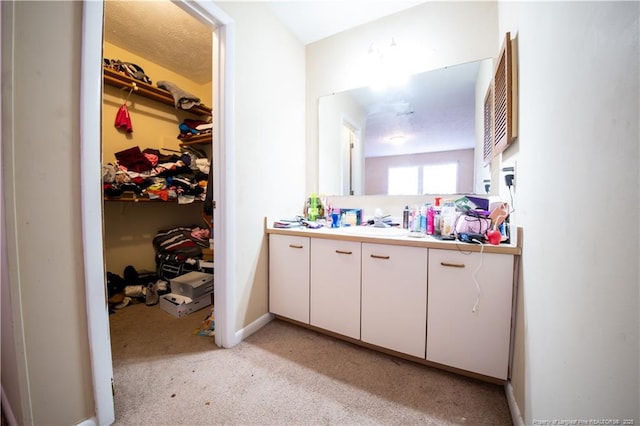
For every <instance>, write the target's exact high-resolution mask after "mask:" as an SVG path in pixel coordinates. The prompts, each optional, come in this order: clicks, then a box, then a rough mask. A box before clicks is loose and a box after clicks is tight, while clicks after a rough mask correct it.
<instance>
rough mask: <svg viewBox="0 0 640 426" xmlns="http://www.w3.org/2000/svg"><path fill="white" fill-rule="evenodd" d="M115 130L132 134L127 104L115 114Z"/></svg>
mask: <svg viewBox="0 0 640 426" xmlns="http://www.w3.org/2000/svg"><path fill="white" fill-rule="evenodd" d="M114 125H115V126H116V128H117V129H124V130H126V131H127V133H131V132H133V126H131V117H130V116H129V110H128V109H127V104H122V106H120V108H118V112H117V113H116V121H115V123H114Z"/></svg>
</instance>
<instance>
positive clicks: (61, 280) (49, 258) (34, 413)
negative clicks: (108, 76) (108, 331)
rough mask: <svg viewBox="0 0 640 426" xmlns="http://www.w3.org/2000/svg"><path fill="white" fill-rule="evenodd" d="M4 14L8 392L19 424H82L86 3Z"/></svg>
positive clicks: (26, 6) (28, 5) (85, 401)
mask: <svg viewBox="0 0 640 426" xmlns="http://www.w3.org/2000/svg"><path fill="white" fill-rule="evenodd" d="M2 15H3V16H2V18H3V24H5V25H3V26H2V31H3V33H2V54H3V76H2V78H3V99H2V101H3V117H2V121H3V124H2V130H3V133H2V150H3V156H2V172H3V182H4V185H3V189H4V191H5V192H4V194H3V195H4V200H3V201H4V208H5V209H6V210H5V214H6V231H7V234H6V238H7V242H8V244H7V248H8V253H7V258H8V265H3V271H2V274H3V277H2V279H3V281H4V280H7V281H8V287H9V292H10V298H11V301H10V302H11V313H12V318H11V321H10V322H9V323H6V322H5V321H4V316H3V322H2V326H3V335H2V340H3V342H2V343H3V344H2V346H3V347H2V350H3V358H2V368H3V374H2V384H3V387H5V388H8V387H9V386H11V389H10V390H9V392H7V396H8V397H9V398H10V402H11V405H12V409H13V412H14V414H15V415H16V417H17V421H18V422H19V424H36V425H41V424H48V425H69V424H77V423H80V422H81V421H83V420H84V419H87V418H89V417H91V416H93V414H94V412H95V410H94V403H93V392H92V383H91V368H90V358H89V343H88V332H87V319H86V309H85V281H84V278H85V277H84V268H83V258H82V257H83V252H82V233H81V206H80V197H79V196H78V194H79V193H80V167H79V164H78V162H79V160H80V154H79V153H80V131H79V127H80V120H79V117H80V106H79V101H80V59H81V57H80V56H81V41H82V40H81V37H80V32H81V28H82V3H80V2H14V3H9V2H2ZM7 23H9V25H6V24H7ZM7 59H8V60H10V62H5V60H7ZM11 95H12V96H11ZM5 266H6V270H5ZM5 274H6V275H5ZM4 296H5V294H4V292H3V304H4V303H5V301H4ZM3 315H4V311H3ZM5 326H9V327H13V330H12V331H13V335H14V336H13V337H14V339H15V341H14V342H13V345H12V346H8V347H6V348H5V344H6V341H5V337H6V336H5V332H4V327H5ZM6 350H12V351H13V353H12V354H11V355H10V356H9V358H7V359H5V353H4V351H6ZM9 363H12V364H13V365H11V364H9ZM5 368H8V369H11V370H12V374H7V375H5V374H4V373H5ZM14 380H17V381H18V383H15V382H14ZM14 386H15V387H14Z"/></svg>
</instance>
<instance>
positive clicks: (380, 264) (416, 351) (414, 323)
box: [361, 243, 428, 358]
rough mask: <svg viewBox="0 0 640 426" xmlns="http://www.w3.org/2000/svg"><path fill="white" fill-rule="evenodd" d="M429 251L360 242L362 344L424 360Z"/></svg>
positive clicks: (420, 248)
mask: <svg viewBox="0 0 640 426" xmlns="http://www.w3.org/2000/svg"><path fill="white" fill-rule="evenodd" d="M427 259H428V249H426V248H422V247H404V246H396V245H386V244H371V243H362V319H361V320H362V332H361V334H362V337H361V338H362V341H363V342H367V343H371V344H374V345H377V346H381V347H383V348H387V349H392V350H394V351H397V352H401V353H404V354H408V355H413V356H415V357H418V358H424V357H425V339H426V322H427Z"/></svg>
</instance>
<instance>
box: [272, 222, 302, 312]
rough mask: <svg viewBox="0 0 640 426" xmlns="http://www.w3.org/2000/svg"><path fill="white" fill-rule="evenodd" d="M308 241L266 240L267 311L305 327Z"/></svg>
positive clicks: (278, 237) (284, 237)
mask: <svg viewBox="0 0 640 426" xmlns="http://www.w3.org/2000/svg"><path fill="white" fill-rule="evenodd" d="M309 253H310V250H309V238H307V237H297V236H290V235H277V234H272V235H270V236H269V311H270V312H271V313H274V314H277V315H282V316H283V317H287V318H291V319H293V320H296V321H300V322H303V323H305V324H309Z"/></svg>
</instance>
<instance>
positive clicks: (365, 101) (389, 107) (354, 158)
mask: <svg viewBox="0 0 640 426" xmlns="http://www.w3.org/2000/svg"><path fill="white" fill-rule="evenodd" d="M492 72H493V62H492V60H491V59H485V60H482V61H476V62H470V63H466V64H460V65H455V66H450V67H446V68H443V69H439V70H433V71H428V72H424V73H421V74H417V75H414V76H411V77H409V78H408V79H407V81H406V82H405V84H403V85H401V86H396V87H393V88H386V89H377V88H374V87H362V88H358V89H353V90H348V91H345V92H341V93H335V94H331V95H327V96H323V97H321V98H320V99H319V105H318V108H319V122H318V128H319V152H318V154H319V155H318V160H319V165H318V167H319V168H318V171H319V172H318V174H319V182H318V190H319V192H320V193H322V194H327V195H421V194H453V193H474V192H475V191H474V189H475V188H477V187H478V185H477V182H478V180H479V179H481V177H480V176H481V173H480V172H481V170H477V169H478V168H481V166H482V162H481V160H480V161H478V156H476V151H478V152H479V156H480V157H482V153H481V152H480V151H481V149H476V148H477V147H478V146H480V147H482V137H483V135H482V129H483V127H482V122H483V104H484V96H485V93H486V90H487V87H488V85H489V82H490V81H491V77H492ZM478 164H479V165H480V166H478Z"/></svg>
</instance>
